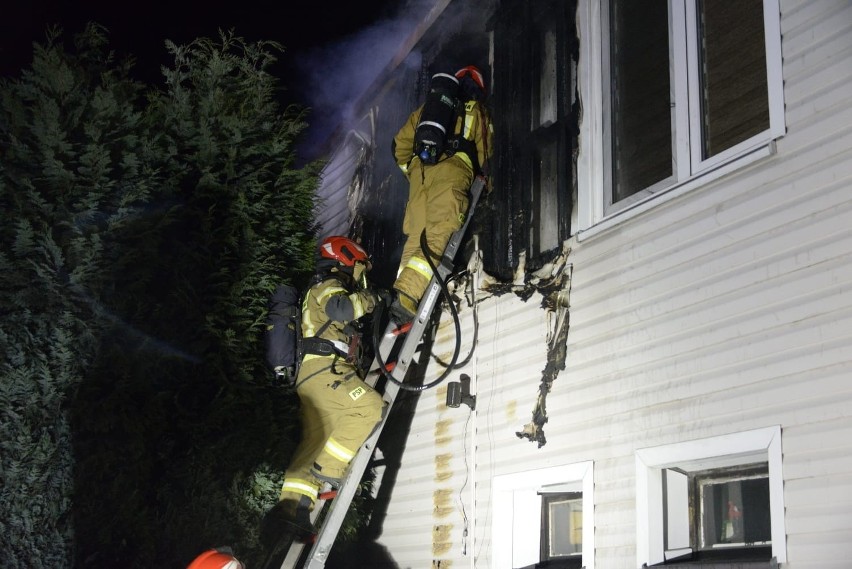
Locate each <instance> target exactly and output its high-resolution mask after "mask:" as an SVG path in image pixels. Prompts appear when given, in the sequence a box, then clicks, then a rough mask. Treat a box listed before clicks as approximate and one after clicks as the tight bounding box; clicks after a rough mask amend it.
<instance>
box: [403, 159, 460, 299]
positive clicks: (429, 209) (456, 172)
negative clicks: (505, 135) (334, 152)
mask: <svg viewBox="0 0 852 569" xmlns="http://www.w3.org/2000/svg"><path fill="white" fill-rule="evenodd" d="M408 179H409V194H408V204H407V205H406V207H405V217H404V218H403V221H402V231H403V233H405V235H406V240H405V245H404V246H403V249H402V258H401V259H400V263H399V272H398V274H397V278H396V282H394V284H393V288H394V289H396V290H398V291H400V292H403V293H405V294H407V295H408V296H410V297H411V298H413V299H414V300H415V301H418V302H419V301H420V297H422V296H423V292H424V291H425V290H426V286H427V285H428V284H429V281H430V280H431V279H432V269H431V267H430V266H429V263H428V262H427V261H426V254H425V253H424V252H423V250H422V248H421V246H420V234H421V233H422V232H423V230H424V229H425V230H426V242H427V244H428V246H429V250H430V251H432V253H433V254H434V255H435V257H434V258H433V259H432V264H433V265H435V266H437V265H438V262H439V261H440V258H441V255H442V254H443V252H444V248H445V247H446V246H447V243H448V242H449V240H450V237H451V236H452V234H453V233H454V232H455V231H456V230H457V229H459V228H460V227H461V226H462V224H463V223H464V216H465V215H466V214H467V208H468V203H469V195H468V190H469V189H470V185H471V184H472V183H473V170H472V168H471V166H470V165H469V164H468V163H466V162H465V161H464V160H463V159H462V157H461V156H459V155H453V156H451V157H449V158H445V159H443V160H441V161H440V162H438V163H437V164H434V165H431V166H424V165H423V164H422V163H421V162H420V159H419V158H414V160H412V162H411V165H410V169H409V171H408Z"/></svg>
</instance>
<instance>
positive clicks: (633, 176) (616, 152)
mask: <svg viewBox="0 0 852 569" xmlns="http://www.w3.org/2000/svg"><path fill="white" fill-rule="evenodd" d="M611 6H612V8H611V13H610V34H611V35H610V40H611V41H610V49H611V54H610V61H611V67H610V75H611V86H612V87H611V88H612V93H611V105H612V114H611V120H612V137H611V139H612V140H611V143H612V164H611V167H612V185H613V188H612V192H613V197H612V202H613V203H615V202H618V201H620V200H622V199H624V198H626V197H628V196H631V195H633V194H635V193H636V192H638V191H640V190H642V189H644V188H647V187H649V186H652V185H654V184H655V183H657V182H659V181H661V180H664V179H666V178H668V177H669V176H671V175H672V123H671V98H670V94H669V93H670V83H669V40H668V38H669V30H668V9H667V7H666V3H665V2H630V1H622V0H613V2H612V5H611Z"/></svg>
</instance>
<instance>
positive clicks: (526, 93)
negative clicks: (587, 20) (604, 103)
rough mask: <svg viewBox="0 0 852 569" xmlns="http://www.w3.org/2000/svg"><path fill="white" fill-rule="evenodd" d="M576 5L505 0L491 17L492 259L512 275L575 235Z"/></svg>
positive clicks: (488, 261)
mask: <svg viewBox="0 0 852 569" xmlns="http://www.w3.org/2000/svg"><path fill="white" fill-rule="evenodd" d="M574 13H575V9H574V3H573V2H566V1H564V0H542V1H538V2H529V1H528V0H507V1H505V2H501V3H500V6H499V7H498V8H497V10H496V14H495V19H494V38H495V41H494V90H493V97H492V100H491V104H492V109H493V111H494V129H495V130H494V137H495V139H494V150H495V155H494V159H493V161H492V164H491V166H492V168H491V174H492V181H493V187H494V189H495V192H494V198H493V202H494V208H495V210H496V212H495V213H496V215H492V216H491V219H490V220H489V223H490V224H492V226H493V231H494V236H493V239H492V241H493V243H494V249H495V251H494V253H493V255H494V256H493V257H491V255H490V254H489V253H488V252H486V255H485V259H484V260H485V265H486V270H487V271H488V272H489V273H491V274H494V275H497V276H500V277H503V278H507V277H511V276H512V275H513V274H514V270H515V269H516V268H517V266H518V265H519V264H520V259H521V256H522V255H525V256H526V266H527V268H528V269H530V270H535V269H537V268H539V267H541V266H542V265H543V264H544V263H546V262H547V261H549V260H551V259H552V258H553V256H555V255H556V254H558V253H559V252H561V249H562V243H563V241H565V240H566V239H568V238H569V237H570V223H571V211H572V208H573V206H572V200H573V196H572V190H573V169H572V157H573V148H574V142H575V133H574V125H575V123H576V120H572V113H573V112H576V109H575V105H574V102H575V101H574V99H575V98H576V97H575V96H574V94H575V92H576V90H575V88H574V77H575V73H574V65H575V57H576V55H575V54H576V51H577V45H576V31H575V26H574Z"/></svg>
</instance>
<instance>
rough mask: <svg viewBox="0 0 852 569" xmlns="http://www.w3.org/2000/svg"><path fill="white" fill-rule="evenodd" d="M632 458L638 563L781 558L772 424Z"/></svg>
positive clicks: (777, 442)
mask: <svg viewBox="0 0 852 569" xmlns="http://www.w3.org/2000/svg"><path fill="white" fill-rule="evenodd" d="M636 457H637V459H636V464H637V476H636V480H637V522H638V525H637V528H638V530H637V535H638V539H637V551H638V555H639V561H640V565H641V564H642V563H647V564H648V565H654V564H660V563H664V562H668V563H672V562H684V563H687V564H688V562H698V561H707V560H715V561H717V562H721V561H726V560H727V561H731V562H733V561H734V560H736V561H740V562H741V561H748V560H755V561H760V560H762V561H766V562H767V566H769V564H768V562H769V561H770V560H771V559H772V558H773V557H774V558H775V560H776V561H778V562H782V561H786V552H785V551H786V542H785V539H786V538H785V534H784V506H783V479H782V476H781V432H780V428H779V427H771V428H767V429H758V430H754V431H746V432H742V433H734V434H731V435H724V436H720V437H713V438H709V439H701V440H697V441H688V442H684V443H678V444H674V445H666V446H662V447H654V448H649V449H640V450H639V451H637V453H636Z"/></svg>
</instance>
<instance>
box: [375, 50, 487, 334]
mask: <svg viewBox="0 0 852 569" xmlns="http://www.w3.org/2000/svg"><path fill="white" fill-rule="evenodd" d="M438 75H441V74H438ZM454 76H455V78H456V79H457V80H458V84H459V101H460V103H461V104H460V105H459V112H458V113H457V114H455V115H454V116H453V121H452V123H451V125H450V129H448V130H447V131H446V132H447V142H446V147H445V149H444V150H443V151H442V152H441V154H440V155H439V156H437V157H435V158H436V161H435V163H434V164H431V163H430V162H432V161H433V160H426V161H425V162H424V160H422V159H421V157H420V156H419V155H418V154H417V152H418V149H417V148H416V147H415V133H416V130H417V128H418V125H420V124H423V123H426V122H429V121H426V120H425V118H424V117H422V116H421V114H422V113H423V110H424V106H425V105H421V106H420V107H419V108H418V109H417V110H415V111H414V112H413V113H411V115H410V116H409V117H408V120H407V121H406V122H405V124H404V125H403V126H402V128H401V129H400V130H399V132H398V133H397V135H396V136H395V137H394V139H393V144H392V148H393V155H394V159H395V160H396V163H397V165H398V166H399V167H400V169H401V170H402V173H403V174H404V175H405V177H406V178H407V179H408V181H409V194H408V203H407V205H406V208H405V217H404V218H403V222H402V231H403V233H405V235H406V241H405V245H404V246H403V251H402V258H401V259H400V264H399V270H398V272H397V278H396V281H395V282H394V284H393V289H394V291H395V295H394V300H393V303H392V304H391V307H390V312H391V315H392V317H393V318H394V320H396V321H397V322H398V323H400V324H402V323H405V322H409V321H410V320H412V319H413V317H414V314H415V312H416V311H417V305H418V304H419V302H420V298H421V297H422V296H423V293H424V291H425V290H426V287H427V285H428V284H429V281H430V280H431V279H432V269H431V267H430V265H429V263H428V262H427V260H426V254H427V253H426V252H424V251H423V248H422V247H421V244H420V235H421V233H422V232H423V231H424V230H425V231H426V243H427V244H428V250H429V251H430V252H431V254H432V255H433V263H432V264H433V265H435V266H437V264H438V262H439V261H440V257H441V255H442V254H443V252H444V248H445V247H446V246H447V243H448V242H449V240H450V237H451V236H452V234H453V233H454V232H455V231H456V230H457V229H459V228H460V227H461V226H462V224H463V223H464V217H465V214H466V213H467V208H468V203H469V202H468V190H469V188H470V186H471V184H472V183H473V179H474V176H476V175H480V174H485V173H486V172H487V168H488V159H489V157H490V156H491V138H492V132H493V128H492V124H491V120H490V117H489V114H488V111H487V109H486V108H485V104H484V100H485V97H486V94H487V92H486V87H485V79H484V76H483V75H482V72H481V71H480V70H479V69H477V68H476V67H474V66H473V65H469V66H467V67H463V68H461V69H459V70H458V71H457V72H456V73H455V75H454ZM433 80H434V78H433ZM427 102H428V101H427ZM424 156H425V155H424Z"/></svg>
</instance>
